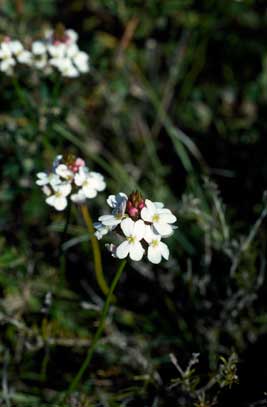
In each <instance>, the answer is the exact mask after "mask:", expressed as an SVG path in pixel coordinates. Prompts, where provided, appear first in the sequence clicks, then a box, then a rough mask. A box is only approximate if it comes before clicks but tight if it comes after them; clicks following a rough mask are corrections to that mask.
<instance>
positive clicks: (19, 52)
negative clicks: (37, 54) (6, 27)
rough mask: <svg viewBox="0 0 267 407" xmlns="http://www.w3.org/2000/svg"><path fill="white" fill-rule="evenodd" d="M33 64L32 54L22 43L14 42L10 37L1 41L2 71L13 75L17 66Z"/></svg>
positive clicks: (0, 67) (0, 61)
mask: <svg viewBox="0 0 267 407" xmlns="http://www.w3.org/2000/svg"><path fill="white" fill-rule="evenodd" d="M31 62H32V56H31V53H30V52H29V51H27V50H26V49H25V48H24V46H23V45H22V43H21V42H20V41H17V40H12V39H11V38H10V37H4V38H3V40H2V41H0V71H2V72H5V73H6V74H7V75H12V74H13V72H14V66H15V65H16V64H18V63H19V64H24V65H31Z"/></svg>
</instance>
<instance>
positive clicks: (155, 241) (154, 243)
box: [151, 239, 159, 247]
mask: <svg viewBox="0 0 267 407" xmlns="http://www.w3.org/2000/svg"><path fill="white" fill-rule="evenodd" d="M158 245H159V241H158V240H156V239H154V240H152V242H151V246H153V247H157V246H158Z"/></svg>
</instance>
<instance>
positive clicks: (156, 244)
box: [144, 225, 170, 264]
mask: <svg viewBox="0 0 267 407" xmlns="http://www.w3.org/2000/svg"><path fill="white" fill-rule="evenodd" d="M144 239H145V240H146V242H147V243H148V244H149V246H148V249H147V258H148V260H149V261H150V262H151V263H153V264H159V263H160V262H161V260H162V257H163V258H164V259H165V260H168V259H169V254H170V252H169V248H168V246H167V245H166V243H163V242H161V236H160V235H159V234H155V233H154V232H153V230H152V228H151V226H149V225H147V227H146V233H145V236H144Z"/></svg>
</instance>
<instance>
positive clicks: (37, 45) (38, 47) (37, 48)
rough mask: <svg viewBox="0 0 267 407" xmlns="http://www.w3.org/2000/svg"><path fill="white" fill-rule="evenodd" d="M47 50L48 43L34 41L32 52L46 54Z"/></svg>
mask: <svg viewBox="0 0 267 407" xmlns="http://www.w3.org/2000/svg"><path fill="white" fill-rule="evenodd" d="M46 51H47V48H46V45H45V44H44V43H43V42H42V41H34V42H33V43H32V53H33V54H34V55H44V54H46Z"/></svg>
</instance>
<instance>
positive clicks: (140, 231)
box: [95, 192, 176, 264]
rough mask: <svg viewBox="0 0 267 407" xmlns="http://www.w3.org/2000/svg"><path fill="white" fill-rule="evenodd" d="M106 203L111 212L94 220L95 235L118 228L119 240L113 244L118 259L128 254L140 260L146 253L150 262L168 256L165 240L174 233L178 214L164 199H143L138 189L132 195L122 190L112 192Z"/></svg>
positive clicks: (113, 252)
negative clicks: (165, 204) (167, 206)
mask: <svg viewBox="0 0 267 407" xmlns="http://www.w3.org/2000/svg"><path fill="white" fill-rule="evenodd" d="M107 204H108V205H109V206H110V207H111V208H112V212H111V214H109V215H103V216H100V218H99V219H98V220H99V221H98V222H97V223H96V224H95V228H96V232H95V235H96V237H97V238H98V239H101V238H102V237H103V236H104V235H106V234H107V233H109V232H110V231H114V232H117V236H118V237H119V239H120V240H122V241H120V242H119V243H118V244H117V245H114V244H110V245H108V248H109V249H110V251H111V253H112V255H113V256H114V257H117V258H119V259H124V258H126V257H127V256H129V257H130V258H131V259H132V260H135V261H139V260H141V259H142V258H143V256H144V255H145V254H146V256H147V258H148V260H149V261H150V262H151V263H154V264H158V263H160V262H161V260H162V258H164V259H166V260H168V258H169V248H168V246H167V245H166V243H164V242H163V241H162V239H163V238H166V237H169V236H171V235H172V234H173V230H174V228H175V226H173V224H174V223H175V222H176V217H175V216H174V215H173V214H172V212H171V211H170V210H169V209H167V208H165V207H164V204H163V203H162V202H152V201H150V200H149V199H143V197H142V195H141V194H140V193H139V192H133V193H132V194H131V195H130V196H129V197H128V196H127V195H126V194H124V193H123V192H119V193H118V194H117V195H110V196H109V197H108V199H107Z"/></svg>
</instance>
